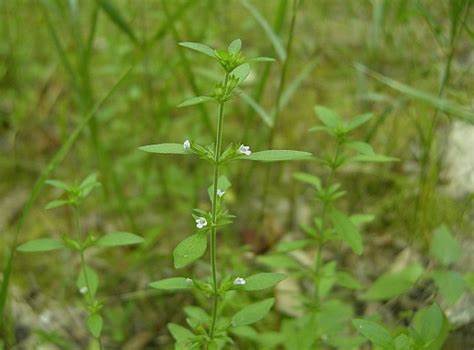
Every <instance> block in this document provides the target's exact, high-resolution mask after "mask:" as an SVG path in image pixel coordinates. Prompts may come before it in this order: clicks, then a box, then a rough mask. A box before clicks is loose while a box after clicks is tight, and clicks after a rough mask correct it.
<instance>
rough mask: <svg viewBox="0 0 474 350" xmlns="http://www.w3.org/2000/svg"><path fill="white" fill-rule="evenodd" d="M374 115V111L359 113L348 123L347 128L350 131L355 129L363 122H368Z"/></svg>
mask: <svg viewBox="0 0 474 350" xmlns="http://www.w3.org/2000/svg"><path fill="white" fill-rule="evenodd" d="M372 117H373V114H372V113H365V114H362V115H358V116H357V117H355V118H354V119H352V120H351V121H350V122H349V123H348V124H347V128H348V130H349V131H351V130H354V129H355V128H358V127H359V126H361V125H362V124H365V123H367V122H368V121H369V120H370V119H371V118H372Z"/></svg>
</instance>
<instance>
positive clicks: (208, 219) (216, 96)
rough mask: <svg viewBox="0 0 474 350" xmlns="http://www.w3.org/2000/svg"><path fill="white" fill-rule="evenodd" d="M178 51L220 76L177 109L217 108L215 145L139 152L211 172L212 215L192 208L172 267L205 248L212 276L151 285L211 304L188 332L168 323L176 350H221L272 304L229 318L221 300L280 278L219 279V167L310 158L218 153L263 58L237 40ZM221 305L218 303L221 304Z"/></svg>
mask: <svg viewBox="0 0 474 350" xmlns="http://www.w3.org/2000/svg"><path fill="white" fill-rule="evenodd" d="M180 45H181V46H182V47H185V48H189V49H192V50H195V51H198V52H200V53H203V54H205V55H207V56H209V57H211V58H212V59H213V60H215V61H217V62H218V63H219V65H220V66H221V68H222V69H223V71H224V77H223V79H222V80H221V82H220V83H218V84H217V85H216V86H215V88H214V91H213V92H212V93H211V94H209V95H205V96H197V97H192V98H190V99H187V100H185V101H184V102H183V103H181V104H180V105H179V107H185V106H191V105H197V104H201V103H204V102H215V103H216V104H217V123H216V125H217V127H216V134H215V141H214V143H213V144H211V145H208V146H202V145H200V144H198V143H197V142H195V141H193V140H185V141H184V143H162V144H155V145H148V146H142V147H140V149H141V150H143V151H146V152H151V153H158V154H180V155H194V156H197V157H199V158H200V159H202V160H205V161H207V162H208V163H210V164H211V166H212V168H213V178H212V183H211V186H210V187H209V189H208V193H209V197H210V201H211V210H210V211H205V210H202V209H195V210H194V213H193V218H194V220H195V223H196V229H197V230H196V231H197V232H196V233H194V234H192V235H190V236H189V237H187V238H185V239H184V240H183V241H181V242H180V243H179V244H178V245H177V246H176V248H175V249H174V251H173V259H174V266H175V267H176V268H178V269H181V268H183V267H185V266H188V265H189V264H191V263H193V262H194V261H196V260H197V259H199V258H200V257H202V256H203V255H204V254H205V252H206V251H207V248H208V246H209V263H210V270H211V276H210V278H209V280H199V279H197V278H189V277H172V278H167V279H163V280H159V281H156V282H153V283H151V284H150V286H151V287H152V288H155V289H158V290H168V291H169V290H191V289H194V290H195V291H196V292H199V293H203V294H204V295H205V296H207V297H208V298H210V299H211V314H210V315H208V314H207V312H206V311H205V310H203V309H201V308H197V309H193V310H198V311H197V312H192V313H188V316H189V317H188V318H187V323H188V326H189V327H190V329H191V330H189V329H187V328H184V327H182V326H180V325H177V324H173V323H170V324H169V325H168V328H169V330H170V332H171V334H172V335H173V337H174V338H175V340H176V346H177V348H179V349H199V348H205V349H220V348H222V347H224V346H225V344H227V343H229V342H232V339H231V338H230V337H229V335H228V332H229V331H230V330H235V329H237V328H238V327H242V326H247V325H249V324H253V323H255V322H257V321H259V320H261V319H262V318H263V317H265V315H266V314H267V313H268V312H269V311H270V309H271V307H272V306H273V303H274V299H273V298H269V299H265V300H263V301H259V302H256V303H253V304H250V305H248V306H245V307H244V308H243V309H241V310H239V311H237V312H236V313H235V314H234V315H233V316H232V317H231V318H229V317H227V316H225V315H224V310H223V309H222V308H221V307H220V306H221V305H220V304H221V303H220V301H221V300H223V299H225V297H226V295H227V293H228V292H230V291H256V290H261V289H267V288H270V287H272V286H273V285H275V284H276V283H278V282H280V281H281V280H282V279H283V278H284V276H283V275H282V274H280V273H258V274H255V275H252V276H248V277H241V276H219V274H218V265H217V253H218V251H217V247H218V245H217V233H218V230H219V231H220V230H221V229H222V227H223V226H225V225H229V224H230V223H232V221H233V219H234V216H233V215H231V214H230V213H229V211H228V210H227V209H226V208H225V203H224V201H223V198H224V196H225V192H226V191H227V190H228V189H229V187H230V186H231V183H230V181H229V180H228V179H227V177H225V176H223V175H222V169H223V167H224V166H227V165H229V164H230V163H232V162H235V161H240V160H253V161H261V162H274V161H286V160H304V159H310V158H311V153H308V152H300V151H290V150H265V151H260V152H252V150H251V149H250V146H247V145H245V144H243V143H237V144H233V143H231V144H229V145H228V146H227V147H226V148H225V149H223V145H222V144H223V132H224V106H225V105H226V103H227V101H229V100H230V99H231V98H232V97H233V96H234V95H235V92H236V88H237V87H238V86H239V85H240V84H241V83H242V82H243V81H244V80H245V79H246V78H247V76H248V74H249V72H250V65H249V63H251V62H259V61H260V62H262V61H263V62H265V61H272V60H273V59H271V58H267V57H257V58H251V59H248V58H246V57H245V56H244V55H243V54H242V52H241V41H240V39H237V40H234V41H232V42H231V43H230V45H229V46H228V48H227V50H214V49H212V48H210V47H209V46H206V45H204V44H200V43H194V42H183V43H180ZM222 305H223V303H222Z"/></svg>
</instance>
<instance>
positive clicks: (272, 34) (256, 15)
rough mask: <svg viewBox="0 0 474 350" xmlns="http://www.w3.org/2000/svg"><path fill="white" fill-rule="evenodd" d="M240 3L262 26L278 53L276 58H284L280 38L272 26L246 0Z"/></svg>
mask: <svg viewBox="0 0 474 350" xmlns="http://www.w3.org/2000/svg"><path fill="white" fill-rule="evenodd" d="M240 3H241V4H242V5H243V6H244V7H245V8H246V9H247V10H248V11H249V12H250V13H251V14H252V16H253V17H254V18H255V20H256V21H257V23H258V24H259V25H260V27H262V29H263V31H264V32H265V34H266V35H267V37H268V39H269V40H270V42H271V43H272V45H273V48H274V49H275V52H276V54H277V55H278V58H279V59H280V61H284V60H286V51H285V48H284V47H283V44H282V43H281V40H280V38H279V37H278V35H277V34H276V33H275V32H274V31H273V29H272V27H271V26H270V25H269V24H268V22H267V20H266V19H265V17H263V16H262V15H261V13H260V12H259V11H258V10H257V8H256V7H254V6H253V5H252V4H251V3H250V2H249V1H248V0H240Z"/></svg>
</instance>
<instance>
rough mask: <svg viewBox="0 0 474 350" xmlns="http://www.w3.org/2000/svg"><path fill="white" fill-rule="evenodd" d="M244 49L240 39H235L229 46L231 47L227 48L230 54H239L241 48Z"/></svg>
mask: <svg viewBox="0 0 474 350" xmlns="http://www.w3.org/2000/svg"><path fill="white" fill-rule="evenodd" d="M241 47H242V40H240V39H235V40H234V41H232V42H231V43H230V44H229V47H228V48H227V50H228V51H229V52H230V53H237V52H239V51H240V48H241Z"/></svg>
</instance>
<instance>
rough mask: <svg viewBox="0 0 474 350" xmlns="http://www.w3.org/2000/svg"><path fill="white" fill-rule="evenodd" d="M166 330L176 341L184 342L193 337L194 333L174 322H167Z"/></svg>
mask: <svg viewBox="0 0 474 350" xmlns="http://www.w3.org/2000/svg"><path fill="white" fill-rule="evenodd" d="M168 330H169V331H170V333H171V335H172V336H173V338H174V340H176V341H177V342H185V341H187V340H190V339H192V338H194V334H193V333H192V332H191V331H190V330H189V329H186V328H184V327H182V326H180V325H178V324H175V323H168Z"/></svg>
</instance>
